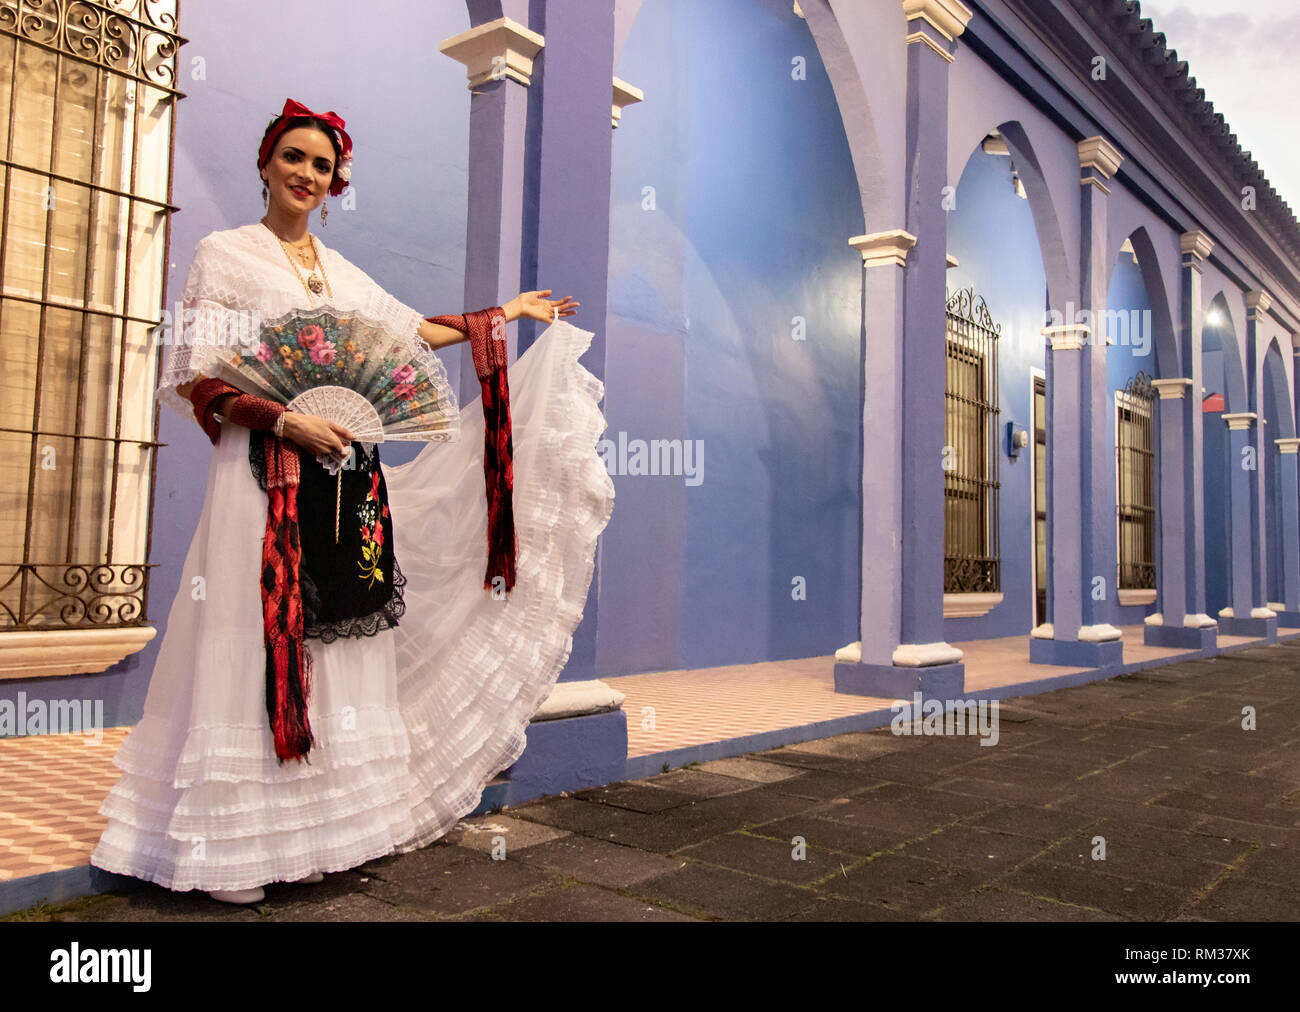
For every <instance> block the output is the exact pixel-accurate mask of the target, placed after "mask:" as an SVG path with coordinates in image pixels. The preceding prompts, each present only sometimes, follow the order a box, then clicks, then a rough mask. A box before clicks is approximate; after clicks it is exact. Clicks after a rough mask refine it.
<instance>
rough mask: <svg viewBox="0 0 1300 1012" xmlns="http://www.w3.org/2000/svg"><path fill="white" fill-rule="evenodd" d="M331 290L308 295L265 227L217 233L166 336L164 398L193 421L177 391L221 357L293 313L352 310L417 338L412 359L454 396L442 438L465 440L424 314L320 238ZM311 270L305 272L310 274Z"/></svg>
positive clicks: (202, 251)
mask: <svg viewBox="0 0 1300 1012" xmlns="http://www.w3.org/2000/svg"><path fill="white" fill-rule="evenodd" d="M317 247H318V248H319V249H320V250H321V254H322V260H323V262H324V267H325V275H326V277H327V279H328V281H329V288H330V290H331V291H332V292H333V295H334V297H333V299H332V300H331V299H330V298H329V295H328V293H327V292H322V293H321V294H320V295H319V296H315V295H311V296H309V294H308V292H307V289H306V288H304V287H303V283H302V281H301V280H299V277H298V275H297V274H296V273H295V272H294V269H293V266H292V264H290V262H289V260H288V258H287V257H286V256H285V254H284V249H283V247H281V245H280V241H279V240H278V239H277V238H276V237H275V236H274V235H273V234H272V233H271V231H270V229H268V228H267V227H266V226H265V225H263V224H262V223H261V222H256V223H254V224H252V225H244V226H242V227H240V228H232V229H226V230H224V231H218V232H211V233H209V234H208V235H206V236H204V237H203V238H202V239H200V240H199V243H198V246H196V247H195V250H194V261H193V263H192V264H191V265H190V272H189V276H188V277H187V278H186V281H185V291H184V294H183V296H182V298H181V318H180V319H173V320H172V321H171V327H170V328H169V329H168V330H166V331H165V332H164V336H165V340H166V353H167V359H166V363H165V365H164V367H163V377H162V383H161V384H160V385H159V387H158V390H157V396H158V397H159V398H161V399H162V401H163V402H164V403H166V404H167V405H169V406H170V407H171V408H173V409H174V410H175V411H177V412H178V413H180V414H181V415H182V416H183V417H185V418H191V419H192V418H193V417H194V411H193V407H192V405H191V404H190V402H189V401H188V400H187V399H186V398H184V397H182V396H181V395H180V394H179V393H177V391H176V388H177V387H178V386H180V385H181V384H184V383H188V382H190V381H191V380H194V379H197V378H199V377H201V376H205V375H206V376H212V375H214V373H213V371H212V370H213V369H214V366H215V364H216V362H217V361H218V360H219V359H224V358H226V357H228V356H229V355H230V354H231V349H233V348H237V347H238V346H239V345H240V344H241V343H242V344H248V343H250V342H251V341H253V340H255V339H256V337H257V335H258V333H259V332H260V329H261V324H262V321H264V320H270V319H273V318H274V317H276V316H280V315H282V314H284V313H287V312H289V311H290V310H293V309H297V308H302V307H307V306H310V307H311V308H320V307H323V306H332V307H333V308H335V309H339V310H351V311H353V312H356V313H358V314H360V315H362V316H366V317H369V318H370V319H371V320H374V321H375V322H377V323H381V324H384V325H385V326H387V327H388V328H389V329H391V330H392V331H393V332H394V333H395V334H406V335H409V336H410V341H411V355H412V358H418V359H419V360H420V362H421V364H422V365H423V366H424V368H425V370H426V372H427V373H428V375H429V378H430V379H431V380H432V381H433V382H434V383H435V385H436V386H437V387H438V388H439V389H441V390H442V391H443V393H444V395H445V396H446V397H449V398H450V401H449V404H450V406H451V415H452V417H453V419H454V424H453V426H452V427H451V428H449V429H448V430H447V431H445V432H441V433H439V434H438V439H439V441H442V440H448V439H455V438H457V437H458V436H459V421H460V413H459V409H458V408H457V406H456V400H455V391H454V390H453V389H452V387H451V384H450V383H449V382H448V379H447V370H446V368H445V367H444V366H443V364H442V360H441V359H439V358H438V356H437V355H436V354H435V353H434V351H433V349H431V348H430V347H429V346H428V345H427V344H426V343H425V342H424V341H423V340H422V339H421V338H420V336H419V334H418V333H417V330H418V327H419V325H420V322H421V321H422V320H423V319H424V316H423V314H421V313H419V312H417V311H416V310H414V309H412V308H411V307H410V306H407V305H404V304H402V303H401V302H398V301H397V299H395V298H393V297H392V296H391V295H389V294H388V293H387V292H386V291H384V290H383V289H382V288H380V287H379V285H378V284H376V283H375V282H374V281H373V280H372V279H371V278H370V276H369V275H367V274H366V273H365V272H364V271H362V270H361V269H360V268H358V267H356V266H354V265H353V264H352V263H350V262H349V261H347V260H346V259H345V258H344V257H343V255H342V254H341V253H338V252H336V251H335V250H332V249H330V248H329V247H327V246H325V245H324V244H323V243H321V242H320V240H319V237H318V238H317ZM306 276H307V272H306V271H305V270H304V271H303V277H306Z"/></svg>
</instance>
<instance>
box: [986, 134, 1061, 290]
mask: <svg viewBox="0 0 1300 1012" xmlns="http://www.w3.org/2000/svg"><path fill="white" fill-rule="evenodd" d="M997 131H998V133H999V134H1001V135H1002V138H1003V139H1004V140H1005V141H1006V144H1007V148H1008V149H1009V150H1010V151H1011V155H1012V157H1013V158H1015V160H1016V170H1017V171H1018V172H1019V174H1020V181H1021V182H1022V183H1023V184H1024V187H1025V194H1026V197H1027V199H1028V200H1029V210H1030V212H1031V213H1032V215H1033V219H1034V231H1035V232H1036V233H1037V234H1038V250H1039V253H1040V254H1041V256H1042V258H1043V273H1044V274H1045V275H1046V277H1047V293H1048V299H1049V300H1050V302H1051V304H1052V305H1054V306H1055V305H1059V304H1062V303H1064V302H1066V301H1068V300H1069V299H1070V298H1071V294H1072V292H1073V288H1072V286H1071V285H1072V282H1071V275H1070V259H1069V257H1068V256H1067V255H1066V249H1065V236H1064V234H1063V232H1062V230H1061V221H1060V217H1059V216H1058V215H1057V213H1056V205H1055V204H1053V203H1052V194H1051V190H1050V189H1049V188H1048V185H1047V177H1046V174H1045V173H1044V172H1043V167H1042V165H1041V163H1040V162H1039V160H1038V156H1037V155H1036V154H1035V153H1034V146H1033V144H1032V142H1031V141H1030V139H1029V134H1028V132H1027V131H1026V130H1025V128H1024V127H1023V126H1022V125H1021V124H1020V122H1019V121H1018V120H1008V121H1006V122H1005V123H999V124H998V126H997Z"/></svg>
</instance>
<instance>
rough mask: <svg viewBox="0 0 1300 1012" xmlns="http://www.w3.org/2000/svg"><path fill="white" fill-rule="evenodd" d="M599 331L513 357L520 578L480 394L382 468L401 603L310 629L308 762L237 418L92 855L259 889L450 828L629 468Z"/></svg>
mask: <svg viewBox="0 0 1300 1012" xmlns="http://www.w3.org/2000/svg"><path fill="white" fill-rule="evenodd" d="M591 337H592V335H591V333H590V332H588V331H584V330H580V329H578V328H577V327H574V326H573V325H571V324H569V323H566V322H564V321H557V322H555V323H553V324H552V325H551V326H550V327H549V328H547V330H546V331H545V332H544V333H543V334H542V335H541V337H539V338H538V340H537V341H536V342H535V343H534V344H533V345H532V347H530V348H529V349H528V350H527V351H525V352H524V354H523V355H521V356H520V357H519V359H518V361H517V362H515V363H514V364H513V365H511V366H510V372H509V379H510V400H511V417H512V423H513V441H514V516H515V529H516V541H517V545H516V584H515V587H514V589H513V590H511V591H510V593H509V594H508V595H506V596H505V597H504V598H494V597H493V595H492V592H491V591H489V590H485V589H484V588H483V573H484V570H485V567H486V562H487V554H486V553H487V549H486V544H487V542H486V528H487V502H486V497H485V494H484V484H483V410H482V405H481V404H480V401H479V400H478V399H477V398H476V399H475V400H473V401H472V402H470V403H469V404H467V405H465V406H464V407H463V408H462V410H461V424H462V434H461V438H460V439H459V440H458V441H455V442H451V443H430V444H429V445H428V446H426V447H425V448H424V449H423V450H422V451H421V452H420V454H419V455H418V456H417V457H416V458H415V459H414V460H412V461H411V462H410V463H408V464H404V465H400V466H398V467H385V468H384V474H385V480H386V482H387V485H388V494H389V505H390V508H391V510H392V516H393V534H394V540H395V544H394V550H395V552H396V555H397V560H398V564H399V565H400V566H401V567H402V572H403V573H404V574H405V576H406V579H407V584H406V587H405V588H404V598H405V602H406V613H405V614H404V615H403V616H402V618H401V619H400V620H399V625H398V627H397V628H396V629H389V630H385V631H383V632H381V633H379V634H378V635H376V636H363V637H360V638H341V639H338V640H335V641H334V642H332V643H328V644H326V643H322V642H321V641H319V640H315V639H313V640H308V641H307V644H308V646H309V648H310V649H311V652H312V659H313V664H314V676H313V684H312V693H311V697H310V700H309V705H308V719H309V720H310V723H311V728H312V732H313V734H314V735H315V739H316V745H315V747H314V748H313V749H312V750H311V753H310V754H309V759H310V764H308V763H299V762H287V763H285V764H284V765H283V766H281V765H280V764H279V763H278V762H277V761H276V757H275V749H274V745H273V742H272V738H271V730H270V726H269V724H268V721H267V716H266V706H265V689H264V670H265V665H264V647H263V642H262V604H261V595H260V593H259V591H258V574H259V572H260V568H261V559H262V536H263V532H264V531H265V527H266V493H265V492H263V491H262V490H261V489H260V488H259V487H258V485H257V482H256V480H255V479H254V478H253V475H252V473H251V472H250V470H249V466H248V432H247V430H246V429H243V428H240V427H239V426H235V425H233V424H231V423H226V424H225V425H224V427H223V431H222V435H221V438H220V440H219V441H218V443H217V445H216V447H215V448H214V452H213V456H212V464H211V469H210V471H209V475H208V487H207V494H206V497H205V499H204V503H203V512H202V514H201V516H200V518H199V525H198V529H197V531H196V532H195V535H194V540H193V542H191V544H190V549H189V553H188V555H187V556H186V559H185V568H184V572H183V575H182V577H181V586H180V591H179V593H178V594H177V596H176V600H175V601H174V602H173V604H172V607H171V612H170V614H169V616H168V620H167V627H166V631H165V633H164V636H163V640H162V643H161V645H160V648H159V652H158V659H157V663H156V665H155V668H154V672H153V678H152V681H151V682H150V685H149V692H148V696H147V698H146V700H145V705H144V715H143V717H142V718H141V720H140V722H139V724H138V725H137V726H136V727H135V728H134V729H133V730H132V731H131V733H130V734H129V735H128V736H127V738H126V741H125V742H124V743H123V744H122V747H121V748H120V749H119V750H118V752H117V755H116V756H115V757H114V760H113V761H114V763H115V765H117V766H118V767H119V768H120V769H121V770H122V776H121V778H120V779H119V780H118V782H117V784H116V786H115V787H114V788H113V789H112V791H111V792H110V793H109V795H108V798H107V799H106V800H105V801H104V803H103V805H102V806H101V807H100V809H99V811H100V814H102V815H105V816H107V818H108V826H107V828H106V829H105V831H104V833H103V836H102V837H101V838H100V841H99V844H98V846H97V847H96V848H95V851H94V853H93V854H92V855H91V859H90V862H91V864H93V865H95V866H96V867H99V868H102V869H105V870H107V871H112V872H117V873H120V874H124V875H131V876H135V877H137V878H141V879H145V880H148V881H151V882H156V883H157V884H159V885H162V886H165V887H167V888H169V889H175V890H188V889H204V890H216V889H223V890H228V889H246V888H252V887H253V886H257V885H264V884H266V883H268V882H278V881H292V880H293V879H298V878H302V877H304V876H306V875H308V874H310V873H312V872H314V871H322V872H329V871H340V870H343V869H346V868H353V867H355V866H357V865H358V864H361V863H363V862H365V861H367V860H369V859H371V858H375V857H379V856H382V855H385V854H390V853H394V852H397V853H404V852H406V851H409V850H414V849H416V848H418V847H421V846H424V845H425V844H427V843H429V842H431V841H432V840H435V839H437V838H438V837H439V836H441V835H442V834H444V833H445V832H446V831H447V830H448V829H450V828H451V827H452V826H453V825H455V823H456V822H457V821H458V820H459V819H460V818H462V817H463V816H465V815H466V814H468V813H469V812H470V811H472V810H473V809H474V807H475V806H476V805H477V804H478V801H479V798H480V797H481V795H482V791H483V787H484V786H485V785H486V784H487V782H488V781H489V780H491V779H492V778H493V777H494V776H495V775H496V774H497V773H499V772H500V771H501V770H503V769H505V768H506V767H508V766H510V765H511V764H512V763H513V762H514V761H515V760H516V759H518V758H519V756H520V755H521V754H522V753H523V750H524V746H525V744H526V741H525V728H526V726H527V724H528V721H529V718H530V717H531V716H532V715H533V714H534V713H535V712H536V711H537V709H538V707H539V706H541V704H542V703H543V702H544V701H545V700H546V697H547V695H548V694H549V692H550V690H551V687H552V686H553V685H554V683H555V681H556V678H557V676H558V675H559V673H560V671H561V669H562V668H563V667H564V664H565V662H566V661H567V660H568V658H569V653H570V651H571V649H572V646H573V631H574V629H575V628H577V625H578V622H579V621H580V620H581V618H582V610H583V606H584V603H585V602H586V599H587V591H588V588H589V586H590V584H591V577H592V571H593V565H594V557H595V550H596V539H597V536H598V535H599V534H600V532H601V531H602V530H604V528H605V525H606V524H607V523H608V521H609V517H610V514H611V512H612V510H613V505H614V485H613V482H612V481H611V480H610V477H609V475H608V473H607V472H606V470H605V467H604V465H603V463H602V461H601V458H600V456H599V454H598V453H597V452H596V441H597V439H598V438H599V437H600V434H601V432H602V431H604V428H605V419H604V416H603V415H602V414H601V412H600V410H599V408H598V407H597V404H598V402H599V401H600V399H601V398H602V397H603V396H604V386H603V384H602V383H601V382H600V381H599V380H598V379H597V378H596V377H595V376H593V375H592V374H591V373H590V372H588V371H587V370H586V369H585V368H584V367H583V366H582V365H580V364H579V362H578V358H579V356H580V355H581V354H582V353H583V352H584V351H585V350H586V349H587V348H588V347H589V345H590V342H591Z"/></svg>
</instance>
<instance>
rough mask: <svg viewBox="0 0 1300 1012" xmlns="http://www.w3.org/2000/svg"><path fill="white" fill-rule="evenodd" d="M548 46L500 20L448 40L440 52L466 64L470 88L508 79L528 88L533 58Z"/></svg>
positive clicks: (514, 23)
mask: <svg viewBox="0 0 1300 1012" xmlns="http://www.w3.org/2000/svg"><path fill="white" fill-rule="evenodd" d="M545 45H546V40H545V39H544V38H543V37H542V36H540V35H538V34H537V33H536V32H534V31H532V30H531V29H529V28H527V27H525V26H524V25H521V24H520V23H519V22H518V21H515V20H514V19H513V18H497V19H496V20H495V21H488V22H486V23H485V24H481V25H479V26H477V27H476V28H471V29H470V30H469V31H467V32H461V33H460V34H459V35H453V36H452V37H451V38H449V39H444V40H443V41H442V44H441V45H440V46H438V51H439V52H440V53H443V54H445V55H447V56H450V57H451V58H452V59H453V60H456V61H457V62H459V63H463V64H465V70H466V73H467V75H468V78H469V82H468V83H469V87H470V88H476V87H478V86H479V85H480V84H486V83H487V82H488V81H492V80H501V79H504V78H507V77H508V78H511V79H512V80H515V81H518V82H519V83H520V84H522V85H524V86H525V87H527V86H528V85H529V84H530V83H531V81H532V74H533V57H535V56H536V55H537V54H538V53H539V52H541V50H542V47H543V46H545ZM498 67H499V68H500V70H498V69H497V68H498Z"/></svg>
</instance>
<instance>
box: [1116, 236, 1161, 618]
mask: <svg viewBox="0 0 1300 1012" xmlns="http://www.w3.org/2000/svg"><path fill="white" fill-rule="evenodd" d="M1106 308H1107V310H1108V311H1113V312H1115V313H1122V314H1124V316H1123V318H1122V319H1120V318H1116V317H1112V318H1111V320H1112V322H1111V326H1112V328H1113V329H1114V331H1115V333H1113V334H1112V335H1111V337H1112V339H1113V340H1114V341H1115V343H1114V344H1112V345H1109V346H1108V347H1107V348H1106V388H1107V389H1108V390H1109V391H1110V397H1109V404H1108V407H1107V415H1106V431H1107V433H1108V434H1109V439H1110V443H1109V445H1110V447H1111V459H1112V461H1114V460H1115V459H1116V458H1115V446H1116V439H1117V436H1116V432H1115V391H1117V390H1123V389H1124V387H1125V386H1127V385H1128V382H1129V380H1131V379H1132V378H1133V377H1134V376H1136V375H1137V374H1138V373H1139V372H1144V373H1146V374H1147V375H1148V376H1149V377H1151V378H1152V379H1160V378H1161V374H1160V372H1159V370H1158V369H1157V366H1156V350H1155V349H1156V342H1155V334H1154V330H1153V323H1152V321H1151V317H1150V315H1149V314H1150V312H1151V303H1150V301H1149V300H1148V298H1147V290H1146V285H1145V284H1144V283H1143V281H1142V272H1141V269H1140V268H1139V267H1138V264H1137V262H1136V261H1135V260H1134V258H1133V255H1132V254H1130V253H1128V252H1121V253H1119V254H1118V256H1117V258H1116V261H1115V267H1114V270H1113V271H1112V272H1111V276H1110V286H1109V287H1108V288H1107V290H1106ZM1153 408H1154V409H1155V410H1154V411H1153V418H1152V422H1153V425H1152V429H1151V445H1152V448H1153V449H1157V450H1158V448H1159V446H1160V432H1159V429H1158V427H1157V425H1156V424H1154V423H1157V422H1158V419H1159V408H1158V407H1156V406H1155V405H1153ZM1154 467H1155V470H1154V473H1153V475H1152V477H1153V479H1154V482H1155V486H1156V489H1157V491H1158V489H1159V483H1160V462H1159V458H1158V457H1157V458H1156V461H1155V465H1154ZM1110 474H1111V480H1112V482H1115V481H1117V480H1118V478H1117V476H1116V475H1115V467H1114V464H1113V463H1112V465H1111V469H1110ZM1114 495H1115V498H1116V500H1117V501H1118V496H1119V490H1118V488H1116V489H1115V490H1114ZM1153 505H1155V506H1156V511H1157V512H1156V516H1157V518H1158V517H1159V502H1158V501H1157V502H1155V503H1154V504H1153ZM1112 527H1113V528H1114V529H1113V537H1114V538H1115V539H1116V542H1118V537H1119V531H1118V527H1117V526H1115V525H1114V524H1113V525H1112ZM1157 535H1158V532H1157ZM1115 551H1116V557H1117V558H1118V551H1119V549H1118V543H1117V544H1116V549H1115ZM1155 557H1156V560H1157V561H1158V560H1159V557H1160V547H1159V541H1157V542H1156V548H1155ZM1117 589H1118V576H1117V575H1112V577H1111V579H1110V580H1109V581H1108V584H1107V593H1108V600H1109V601H1110V602H1111V608H1110V616H1111V617H1110V618H1109V621H1110V622H1111V623H1112V624H1113V625H1140V624H1141V623H1142V620H1143V619H1144V618H1146V616H1147V615H1149V614H1151V613H1152V612H1154V611H1155V610H1156V606H1155V604H1150V605H1128V606H1127V607H1123V606H1121V605H1120V603H1119V595H1118V594H1116V593H1115V591H1116V590H1117Z"/></svg>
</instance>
